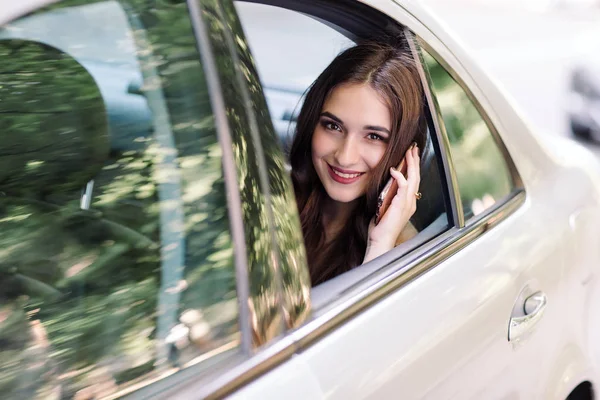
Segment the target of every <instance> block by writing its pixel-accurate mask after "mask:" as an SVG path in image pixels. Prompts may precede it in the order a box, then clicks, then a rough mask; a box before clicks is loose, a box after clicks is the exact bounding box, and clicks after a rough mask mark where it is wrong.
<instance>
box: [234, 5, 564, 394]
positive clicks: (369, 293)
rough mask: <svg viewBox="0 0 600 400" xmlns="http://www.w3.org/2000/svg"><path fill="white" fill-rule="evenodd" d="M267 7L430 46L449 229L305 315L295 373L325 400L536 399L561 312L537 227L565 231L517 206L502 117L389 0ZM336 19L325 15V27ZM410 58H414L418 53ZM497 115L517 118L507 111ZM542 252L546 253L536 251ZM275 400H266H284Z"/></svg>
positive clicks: (538, 212) (550, 242)
mask: <svg viewBox="0 0 600 400" xmlns="http://www.w3.org/2000/svg"><path fill="white" fill-rule="evenodd" d="M269 3H271V2H269ZM364 3H367V4H369V3H370V2H368V1H366V2H364ZM277 5H279V6H283V7H286V8H288V9H292V10H298V11H300V10H301V11H302V12H303V13H305V14H308V15H313V16H314V17H315V18H316V19H317V20H320V19H324V20H326V21H327V24H328V25H330V26H331V25H335V24H336V23H337V24H339V31H343V32H348V31H347V29H348V25H346V26H344V21H343V17H340V16H339V15H344V13H347V14H346V15H347V16H348V19H352V18H356V19H357V20H359V21H362V22H368V18H369V16H371V15H373V13H374V12H375V13H376V10H375V9H378V10H379V11H382V12H384V13H385V14H386V15H387V16H391V17H393V19H394V20H395V21H397V22H400V23H403V24H405V25H406V26H408V27H409V28H410V29H411V30H412V31H413V32H414V33H416V34H417V35H418V36H420V43H422V44H424V45H426V48H427V49H428V50H429V51H432V52H433V50H432V49H436V50H437V52H435V58H434V57H432V56H431V55H427V54H425V55H424V58H425V59H424V61H425V62H424V63H423V82H424V85H425V86H426V88H427V89H428V90H429V95H430V98H429V101H430V110H432V113H433V114H434V117H433V121H432V122H433V125H434V129H435V134H436V135H437V139H438V144H439V152H440V153H441V154H439V155H438V157H439V158H440V164H442V165H443V167H444V171H445V174H446V176H447V178H448V184H449V193H448V195H449V196H450V197H451V198H452V214H453V221H452V222H453V224H454V226H453V227H452V228H451V229H450V230H448V231H447V232H445V233H443V234H442V235H440V236H438V237H437V238H436V239H435V240H433V241H429V242H426V243H423V244H421V246H420V247H418V248H417V249H415V250H414V251H412V252H409V253H408V254H404V255H403V254H402V253H400V251H399V250H398V252H396V254H395V257H394V255H390V256H389V257H384V258H383V259H380V260H378V262H379V263H380V265H379V269H378V268H373V270H375V271H381V270H383V271H384V272H382V273H379V274H378V276H376V277H375V276H373V277H367V278H366V279H365V281H366V282H364V283H363V284H362V285H359V287H358V288H356V287H348V288H347V291H346V294H345V297H344V296H342V299H341V300H340V299H338V301H334V302H332V303H331V304H325V305H323V309H315V310H314V316H313V318H312V319H311V320H310V321H309V322H308V323H307V324H306V325H305V326H304V327H303V328H300V329H299V330H298V331H297V332H295V333H293V335H294V337H295V339H296V341H297V343H298V346H299V348H300V349H301V351H300V352H299V353H298V355H297V357H296V361H295V363H296V364H297V363H298V362H300V361H299V360H301V362H302V364H303V365H304V364H308V366H309V367H310V369H311V371H312V372H313V374H314V376H315V378H316V379H317V381H318V382H319V385H320V387H321V389H322V391H323V396H324V397H327V398H339V399H345V398H398V397H400V398H410V399H412V398H431V399H438V398H474V399H475V398H477V399H479V398H530V397H531V396H543V395H540V394H541V393H544V391H543V390H544V385H545V384H547V376H548V375H549V368H547V367H540V362H542V363H546V364H544V365H549V364H551V363H552V360H554V359H556V356H557V354H556V353H555V352H553V351H548V350H547V349H555V348H556V344H557V343H558V338H557V335H555V334H554V332H553V331H554V330H555V329H556V327H557V326H560V313H561V309H560V308H559V307H558V306H557V305H556V303H554V304H552V303H551V302H552V300H551V299H552V298H560V297H561V296H562V295H563V294H562V292H561V281H560V277H561V276H562V273H563V267H564V256H565V253H564V252H563V250H562V249H561V247H560V246H558V242H556V241H555V239H556V237H553V236H551V237H548V235H547V229H556V231H557V232H565V230H566V229H567V226H566V225H565V224H563V223H562V221H561V220H560V219H559V218H556V219H554V220H553V221H552V224H549V225H546V226H545V227H544V228H541V229H540V230H537V229H536V228H539V227H540V224H539V223H538V222H539V221H540V220H544V221H547V219H546V218H547V217H546V216H545V215H544V213H546V212H548V211H549V209H548V208H545V207H534V206H533V205H532V204H531V202H529V201H527V200H526V199H527V195H526V192H525V186H524V185H523V183H522V181H521V178H520V176H519V174H518V172H517V170H516V167H515V165H514V163H513V161H512V159H511V157H510V154H509V153H508V151H507V150H506V147H505V146H504V144H503V142H502V139H501V137H500V136H499V131H501V130H502V128H503V126H502V125H501V121H502V118H501V117H503V116H504V115H502V116H500V115H496V114H494V110H493V108H492V107H491V106H490V104H489V103H487V101H486V99H485V97H484V96H483V95H482V93H481V92H480V91H479V90H478V87H477V85H476V84H475V83H474V82H473V81H472V80H471V78H470V76H469V75H468V73H467V72H466V71H465V70H464V68H462V67H461V64H460V63H459V62H458V61H457V60H456V59H455V58H454V56H453V54H452V53H451V52H450V51H449V50H448V49H447V48H446V47H445V46H444V44H443V43H442V42H440V41H439V39H437V38H435V36H434V35H433V34H431V32H430V31H429V30H428V29H427V28H426V27H424V26H422V25H421V24H420V23H418V22H417V21H415V20H414V19H413V18H411V17H410V15H409V13H407V12H406V10H404V9H402V7H400V6H398V5H397V4H394V3H392V2H378V3H377V4H376V5H373V7H372V8H371V7H364V6H362V5H358V4H355V5H351V4H346V3H344V4H340V5H338V6H337V7H336V6H335V5H333V4H332V3H329V2H317V1H315V2H309V3H308V4H307V2H302V4H301V5H300V4H299V3H295V2H285V4H284V3H281V4H279V3H277ZM311 5H312V6H313V7H311ZM319 7H322V8H327V12H319ZM411 11H412V10H411ZM335 12H337V13H338V14H337V15H338V18H336V17H332V14H334V13H335ZM411 13H412V12H411ZM413 15H414V14H413ZM334 21H335V22H334ZM365 25H366V24H365ZM350 35H351V33H350ZM424 38H425V39H424ZM414 50H415V51H420V50H419V46H418V45H416V44H415V49H414ZM436 60H437V61H436ZM436 63H437V65H438V66H439V68H441V70H440V69H439V68H438V69H436V68H435V64H436ZM442 63H443V67H442V66H441V64H442ZM442 83H445V84H447V85H448V86H446V87H445V86H443V85H441V84H442ZM479 99H483V100H481V101H480V100H479ZM436 100H437V101H436ZM490 115H491V116H490ZM507 118H508V119H514V118H516V117H515V116H514V115H512V114H510V113H508V115H507ZM523 134H524V135H527V134H528V132H527V131H526V130H523ZM532 151H535V148H533V149H532ZM424 195H426V194H424ZM565 220H566V219H565ZM549 226H551V228H549ZM553 246H555V251H549V249H550V248H552V247H553ZM390 253H394V251H392V252H390ZM361 268H362V267H361ZM316 289H318V288H315V289H314V290H313V294H314V293H315V290H316ZM533 295H537V297H535V296H534V297H532V296H533ZM528 298H531V300H530V302H529V306H531V305H532V304H533V308H528V311H529V312H534V313H535V314H536V315H538V316H539V317H540V318H539V319H536V320H535V322H533V323H530V324H529V325H527V326H525V327H524V326H522V325H520V327H521V328H525V329H522V332H523V333H522V335H521V336H519V337H516V333H521V332H516V331H515V330H514V326H516V325H517V324H519V322H521V321H522V319H519V318H522V317H524V316H525V313H524V311H523V308H524V304H525V302H526V300H527V299H528ZM544 299H545V300H544ZM546 300H547V301H548V303H546V302H545V301H546ZM547 304H549V305H547ZM357 310H360V311H361V312H360V313H358V312H357ZM342 321H343V323H342ZM511 323H512V324H513V331H512V336H511V338H510V339H511V340H510V341H509V326H510V325H511ZM517 331H518V330H517ZM534 366H535V367H534ZM291 368H293V367H292V364H289V365H287V364H284V365H282V366H280V367H279V370H278V371H277V374H276V376H281V375H282V373H281V370H287V371H290V373H291ZM283 375H284V374H283ZM271 382H273V380H272V379H271V378H270V377H269V375H267V376H265V377H264V378H262V379H260V380H258V381H256V382H255V383H253V384H252V385H250V386H249V387H247V388H246V389H244V390H242V391H240V392H239V395H240V397H244V396H246V395H250V394H256V395H258V393H265V392H266V393H272V392H270V391H269V389H268V388H269V386H270V384H271ZM278 388H279V387H278ZM279 389H280V388H279ZM280 390H281V391H278V392H276V393H278V394H283V393H285V391H284V390H283V389H280ZM541 398H543V397H541Z"/></svg>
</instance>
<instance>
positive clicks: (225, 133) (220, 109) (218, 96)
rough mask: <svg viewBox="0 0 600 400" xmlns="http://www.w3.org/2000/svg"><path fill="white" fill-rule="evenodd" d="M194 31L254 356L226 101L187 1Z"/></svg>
mask: <svg viewBox="0 0 600 400" xmlns="http://www.w3.org/2000/svg"><path fill="white" fill-rule="evenodd" d="M186 3H187V6H188V11H189V16H190V20H191V22H192V28H193V29H194V33H195V36H196V43H197V47H198V53H199V54H200V58H201V60H202V66H203V68H204V72H205V74H206V83H207V86H208V91H209V97H210V103H211V106H212V110H213V115H214V117H215V127H216V130H217V136H218V139H219V143H220V144H221V151H222V152H223V157H222V163H223V177H224V180H225V188H226V190H227V194H228V195H227V202H228V213H229V219H230V224H231V237H232V240H233V250H234V257H235V271H236V290H237V297H238V307H239V313H240V316H239V321H240V322H239V323H240V331H241V341H240V342H241V348H242V351H243V352H244V353H245V354H247V355H251V354H252V331H251V326H250V309H249V306H248V302H247V301H243V300H242V299H249V298H250V283H249V282H250V278H249V276H248V262H247V260H246V254H247V253H246V250H247V249H246V237H245V234H244V222H243V217H242V201H241V197H240V193H239V184H238V181H237V174H236V165H235V161H234V156H233V144H232V140H231V136H230V135H229V132H230V128H229V122H228V121H227V115H226V113H225V100H224V99H223V93H222V91H221V84H220V80H219V74H218V73H217V69H216V68H217V66H216V63H215V59H214V55H213V53H212V48H211V46H210V43H209V39H208V37H207V34H208V33H207V30H206V26H205V25H204V21H203V20H202V16H201V12H202V11H201V9H200V4H199V0H186Z"/></svg>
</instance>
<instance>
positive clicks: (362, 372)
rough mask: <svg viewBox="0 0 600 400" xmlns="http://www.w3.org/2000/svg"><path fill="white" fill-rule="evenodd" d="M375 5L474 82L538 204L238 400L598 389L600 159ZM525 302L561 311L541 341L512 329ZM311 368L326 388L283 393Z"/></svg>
mask: <svg viewBox="0 0 600 400" xmlns="http://www.w3.org/2000/svg"><path fill="white" fill-rule="evenodd" d="M363 2H364V3H366V4H368V5H370V6H372V7H374V8H377V9H378V10H380V11H382V12H384V13H385V14H387V15H389V16H391V17H393V18H394V19H396V20H397V21H398V22H400V23H401V24H403V25H405V26H407V27H408V28H410V29H411V30H412V31H413V32H415V33H416V34H417V35H418V36H420V37H421V38H422V39H423V40H424V41H425V42H426V43H427V44H428V45H429V46H431V48H432V49H433V50H434V51H435V52H437V53H438V54H439V55H440V56H441V57H442V58H443V59H444V60H445V61H446V62H447V63H448V64H449V65H450V67H451V68H452V69H454V70H455V71H456V72H457V74H458V75H459V76H460V77H461V78H462V79H463V81H464V83H465V84H466V85H467V86H468V88H469V89H470V90H471V91H472V92H473V94H474V95H475V96H476V98H477V99H478V100H479V102H480V103H481V105H482V107H483V108H484V109H485V111H486V112H487V113H488V115H489V117H490V119H491V120H492V122H493V123H494V125H495V126H496V128H497V130H498V131H499V133H500V135H501V137H502V140H503V141H504V143H505V145H506V147H507V149H508V150H509V152H510V154H511V156H512V158H513V160H514V162H515V164H516V167H517V169H518V171H519V173H520V175H521V177H522V179H523V181H524V186H525V190H526V196H527V197H526V201H525V203H524V204H523V205H522V206H521V207H520V208H519V209H518V210H517V212H515V213H514V214H513V215H511V216H510V217H509V218H507V219H506V220H504V221H503V222H502V223H500V224H499V225H498V226H496V227H495V228H494V229H492V230H491V231H489V232H487V233H485V234H484V235H483V236H482V237H480V238H478V239H477V240H476V241H475V242H473V243H471V244H469V245H468V246H467V247H466V248H464V249H462V250H460V251H459V252H458V253H456V254H455V255H453V256H452V257H450V258H449V259H447V260H445V261H444V262H442V263H441V264H440V265H438V266H436V267H435V268H433V269H432V270H430V271H429V272H427V273H425V274H424V275H423V276H421V277H419V278H417V279H416V280H415V281H413V282H411V283H410V284H408V285H407V286H405V287H403V288H401V289H399V290H398V291H397V292H395V293H393V294H392V295H390V296H388V297H387V298H385V299H384V300H383V301H381V302H379V303H377V304H375V305H373V306H372V307H370V308H369V309H367V310H366V311H364V312H362V313H361V314H359V315H358V316H356V317H355V318H354V319H352V320H351V321H349V322H347V323H346V324H344V325H342V326H340V327H339V328H337V329H336V330H334V331H333V332H332V333H330V334H329V335H327V336H325V337H323V338H322V339H321V340H320V341H318V342H317V343H316V344H314V345H312V346H311V347H309V348H308V349H306V350H304V351H302V352H301V353H299V354H298V355H297V356H296V359H295V361H294V362H291V361H290V362H287V363H284V364H283V365H281V366H279V367H278V368H277V369H276V370H275V371H274V372H271V373H269V374H266V375H265V376H263V377H262V378H260V379H258V380H256V381H254V382H253V383H251V384H250V385H248V386H246V387H245V388H243V389H241V390H240V391H238V392H236V393H235V394H234V395H233V396H232V397H233V398H264V396H265V394H267V396H268V397H269V398H287V397H289V396H290V395H291V394H292V393H296V390H301V388H303V387H304V389H305V390H310V391H314V390H316V389H317V386H318V388H320V390H321V394H320V396H319V397H320V398H327V399H364V398H377V399H380V398H402V399H418V398H426V399H445V398H456V399H518V398H522V399H533V398H537V399H564V398H566V397H567V395H568V394H569V393H570V392H571V391H572V390H573V388H574V387H575V386H577V385H578V384H579V383H581V382H583V381H586V380H587V381H590V382H591V383H592V385H593V386H594V387H596V388H597V387H598V385H600V370H599V369H598V361H599V360H600V358H599V357H598V356H599V355H600V352H599V351H598V349H599V348H600V345H599V344H598V338H600V335H599V333H600V332H598V330H599V328H598V327H599V326H600V318H599V316H600V309H599V305H600V303H599V297H600V296H599V295H598V292H599V288H598V269H599V267H600V251H599V250H598V246H597V240H598V237H600V235H599V233H600V232H599V224H598V221H599V220H600V211H599V210H600V206H599V204H600V175H599V174H598V171H600V167H599V165H598V161H597V160H596V159H595V158H594V157H593V156H592V155H591V154H590V153H589V152H588V151H587V150H585V149H583V148H582V147H581V146H579V145H577V144H575V143H573V142H571V141H567V140H562V139H557V138H550V137H545V136H542V135H541V134H540V133H537V132H534V131H532V129H531V128H530V127H529V126H528V124H527V123H526V122H525V121H524V118H523V116H521V115H519V114H518V111H516V110H515V107H514V106H513V105H512V104H511V103H510V102H509V101H508V100H507V99H506V96H505V95H504V94H503V93H502V91H501V90H500V89H499V88H498V87H497V86H496V85H495V84H494V82H492V81H491V80H490V79H489V78H488V77H487V76H486V75H485V74H484V73H483V72H482V71H481V70H480V69H479V68H478V66H477V65H475V63H474V62H473V61H472V60H471V59H470V57H469V55H468V54H467V53H466V51H465V50H464V49H463V48H462V47H461V45H460V44H459V43H457V40H456V39H454V38H453V37H452V35H451V33H450V32H449V30H448V29H447V28H446V27H445V26H444V25H443V24H442V23H441V22H439V21H437V20H436V19H434V17H433V16H432V15H431V14H430V13H429V12H428V10H426V9H424V8H422V7H421V6H420V5H419V4H418V3H417V2H414V1H398V2H397V3H398V4H397V3H394V2H392V1H388V0H372V1H368V0H366V1H363ZM522 290H528V292H527V293H529V294H530V293H533V292H535V291H538V290H541V291H543V292H544V293H545V294H546V295H547V298H548V306H547V308H546V312H545V314H544V315H543V317H542V319H541V320H540V322H539V323H538V324H537V326H535V328H534V329H533V330H532V331H531V333H530V335H529V336H528V337H526V338H525V339H523V340H522V341H521V342H519V343H518V344H513V343H510V342H508V340H507V334H508V324H509V318H510V315H511V311H512V309H513V307H515V305H516V307H519V306H520V304H521V303H519V301H522V300H523V299H522V297H521V298H520V300H519V301H518V300H517V299H519V294H520V293H521V291H522ZM298 358H300V359H302V361H303V363H306V364H307V365H309V366H310V370H311V371H312V376H313V378H311V379H308V380H307V381H305V382H303V380H302V377H301V376H302V375H301V376H299V377H298V378H297V379H296V380H292V381H288V384H287V385H285V386H283V387H282V386H281V385H276V384H275V383H276V381H277V380H278V379H277V377H279V376H282V375H283V376H290V375H293V374H294V373H295V370H296V365H298ZM282 371H283V372H282ZM304 377H305V375H304ZM313 379H316V380H317V382H318V385H317V384H315V383H314V381H313ZM307 393H308V392H307ZM310 398H316V397H313V396H311V397H310Z"/></svg>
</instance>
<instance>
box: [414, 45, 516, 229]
mask: <svg viewBox="0 0 600 400" xmlns="http://www.w3.org/2000/svg"><path fill="white" fill-rule="evenodd" d="M416 38H417V42H418V43H419V46H421V47H422V48H423V49H425V50H426V51H427V52H428V53H429V54H431V56H432V57H433V58H434V59H435V61H437V62H438V63H439V64H440V65H441V66H442V67H443V68H444V69H445V70H446V72H448V74H450V76H451V77H452V79H454V81H455V82H456V83H457V84H458V85H459V86H460V88H461V89H462V90H463V91H464V92H465V94H466V95H467V97H468V98H469V100H471V103H472V104H473V106H474V107H475V109H476V110H477V112H478V113H479V115H480V116H481V118H482V119H483V120H484V122H485V124H486V125H487V127H488V129H489V130H490V132H491V134H492V137H493V138H494V141H495V142H496V145H497V146H498V150H500V153H501V154H502V156H503V157H504V161H505V162H506V166H507V168H508V171H509V173H510V175H511V179H512V183H513V186H514V188H513V191H514V190H515V189H516V190H524V186H523V180H522V179H521V175H520V174H519V171H518V170H517V167H516V165H515V163H514V161H513V159H512V157H511V156H510V153H509V152H508V149H507V148H506V146H505V145H504V142H503V141H502V136H501V135H500V133H499V132H498V129H497V128H496V125H495V124H494V123H493V122H492V119H491V118H490V116H489V114H490V112H488V111H487V110H486V109H485V108H484V107H483V105H482V104H481V102H480V101H479V100H478V99H477V96H475V95H474V94H473V91H472V90H471V89H470V88H469V86H468V85H467V83H466V82H465V81H464V80H463V79H462V78H461V77H460V76H459V75H458V74H457V73H456V71H455V70H454V68H452V67H451V66H450V64H449V63H448V62H447V61H446V60H445V59H444V58H443V57H442V56H441V55H440V54H439V52H437V51H436V50H435V49H434V48H433V47H432V46H430V45H429V44H428V43H427V42H426V41H425V40H423V39H422V38H421V37H420V36H418V35H416ZM436 39H437V37H436ZM437 40H439V39H437ZM450 54H452V52H450ZM433 98H434V99H435V95H433ZM436 104H437V100H436ZM437 109H438V110H439V107H438V108H437ZM438 113H439V111H438ZM491 113H492V114H495V112H493V110H491ZM439 118H441V113H439ZM441 121H443V119H442V120H441ZM440 125H441V126H442V127H443V126H444V124H440ZM442 129H444V131H445V127H444V128H442ZM444 136H447V135H446V134H444ZM461 208H462V207H461ZM471 219H473V217H472V218H471ZM470 223H472V222H471V220H469V221H468V222H467V224H470Z"/></svg>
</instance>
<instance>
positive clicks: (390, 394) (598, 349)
mask: <svg viewBox="0 0 600 400" xmlns="http://www.w3.org/2000/svg"><path fill="white" fill-rule="evenodd" d="M507 23H509V21H507ZM384 35H393V36H395V37H402V38H403V39H404V43H405V44H404V46H405V49H406V51H407V52H409V53H410V54H411V55H412V56H413V57H414V59H415V61H416V62H417V64H418V66H419V71H420V75H421V78H422V82H423V87H424V90H425V94H426V100H427V110H426V112H427V120H428V128H429V137H428V144H427V147H426V148H425V149H424V150H423V157H422V165H421V171H422V181H421V187H420V191H421V192H422V193H423V198H422V199H421V200H420V201H419V203H418V207H417V212H416V214H415V216H414V217H413V220H412V223H413V225H415V227H416V228H417V229H418V230H419V234H418V235H417V236H416V237H414V238H413V239H411V240H410V241H408V242H405V243H403V244H401V245H400V246H398V247H396V248H395V249H393V250H392V251H390V252H389V253H386V254H384V255H382V256H381V257H379V258H377V259H375V260H373V261H371V262H369V263H367V264H365V265H362V266H360V267H356V268H354V269H353V270H351V271H350V272H348V273H346V274H343V275H341V276H339V277H337V278H335V279H332V280H330V281H327V282H325V283H323V284H321V285H318V286H316V287H312V288H311V287H310V283H309V277H308V268H307V265H306V257H305V251H304V245H303V242H302V233H301V229H300V225H299V218H298V215H297V211H296V206H295V202H294V193H293V189H292V186H291V181H290V178H289V175H288V167H287V163H286V159H285V149H286V147H287V145H288V144H289V140H290V135H293V122H294V118H295V115H296V113H297V107H298V103H299V102H301V101H302V94H303V92H304V91H305V90H306V88H307V86H308V85H309V84H310V83H311V82H312V80H313V79H314V78H316V76H317V75H318V74H319V73H320V71H321V70H322V69H323V68H324V67H325V66H326V65H327V64H328V63H329V62H330V61H331V60H332V59H333V58H334V57H335V55H336V54H337V53H338V52H339V51H340V50H341V49H343V48H345V47H346V46H349V45H351V44H352V43H354V42H357V41H360V40H361V39H365V38H372V37H383V36H384ZM0 132H1V133H0V135H2V138H3V140H2V142H1V144H0V393H2V397H3V398H7V399H38V398H39V399H48V398H50V399H67V398H73V399H96V398H117V397H119V398H120V397H125V398H132V399H137V398H161V399H162V398H179V399H199V398H221V397H226V396H227V397H231V398H239V399H247V398H251V399H320V398H326V399H343V400H346V399H363V398H375V399H380V398H390V399H399V398H400V399H436V400H437V399H543V400H546V399H593V398H594V393H595V392H597V391H598V387H599V385H600V364H599V362H600V290H599V287H598V286H599V273H600V247H599V246H598V238H599V237H600V224H598V221H599V220H600V166H599V164H598V161H597V160H596V159H595V158H594V157H593V155H592V154H591V153H590V152H589V151H587V150H586V149H584V148H583V147H581V146H580V145H578V144H576V143H575V142H573V141H571V140H568V139H565V138H557V137H554V136H550V135H549V136H543V134H542V133H538V132H534V131H532V129H531V128H530V127H529V126H528V125H527V124H526V123H525V122H524V121H523V119H522V118H521V117H520V116H519V114H518V113H517V112H516V111H515V109H514V107H513V106H512V105H511V104H510V103H509V102H507V100H506V99H505V97H504V96H503V95H502V93H501V91H500V90H499V88H497V87H496V86H495V85H494V84H493V83H492V82H491V81H490V80H489V79H488V78H487V77H486V75H485V74H484V73H483V72H482V71H481V70H480V69H479V68H478V67H477V65H476V64H475V63H474V62H473V61H472V60H471V58H470V56H469V54H468V53H467V52H466V51H465V50H464V49H463V48H462V47H461V46H459V45H458V44H457V42H456V41H455V40H454V39H453V37H452V34H451V33H450V32H449V31H448V30H447V29H446V28H445V27H444V26H443V24H441V23H440V22H439V21H437V20H436V19H435V18H433V17H432V15H431V14H430V13H429V12H428V10H427V9H426V8H424V7H422V6H421V5H419V4H418V2H415V1H403V0H398V1H392V0H365V1H349V0H335V1H333V0H258V1H254V0H253V1H252V2H242V1H237V0H234V1H232V0H221V1H218V0H188V1H184V0H168V1H167V0H161V1H148V0H105V1H90V0H64V1H59V2H55V1H50V0H20V1H19V2H14V1H10V0H0Z"/></svg>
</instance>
